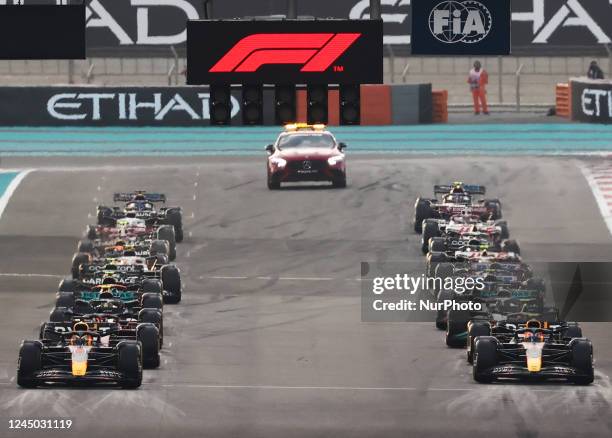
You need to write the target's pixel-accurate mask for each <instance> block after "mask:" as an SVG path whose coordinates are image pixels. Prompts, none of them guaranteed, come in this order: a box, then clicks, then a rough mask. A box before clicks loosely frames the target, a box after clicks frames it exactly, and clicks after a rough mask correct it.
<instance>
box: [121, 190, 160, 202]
mask: <svg viewBox="0 0 612 438" xmlns="http://www.w3.org/2000/svg"><path fill="white" fill-rule="evenodd" d="M137 200H142V201H148V202H161V203H166V195H164V194H163V193H147V192H144V191H135V192H131V193H115V194H114V195H113V202H130V201H137Z"/></svg>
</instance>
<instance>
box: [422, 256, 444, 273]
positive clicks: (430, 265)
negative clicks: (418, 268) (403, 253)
mask: <svg viewBox="0 0 612 438" xmlns="http://www.w3.org/2000/svg"><path fill="white" fill-rule="evenodd" d="M446 262H448V257H446V254H444V253H433V254H430V255H429V256H428V258H427V268H426V274H427V276H428V277H433V276H434V275H435V273H436V268H437V267H438V265H439V264H440V263H446Z"/></svg>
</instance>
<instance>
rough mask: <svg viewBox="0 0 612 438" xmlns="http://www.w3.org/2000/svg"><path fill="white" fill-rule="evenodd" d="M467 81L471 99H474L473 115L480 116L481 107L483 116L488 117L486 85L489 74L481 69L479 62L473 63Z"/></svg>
mask: <svg viewBox="0 0 612 438" xmlns="http://www.w3.org/2000/svg"><path fill="white" fill-rule="evenodd" d="M467 81H468V84H470V90H471V91H472V98H473V99H474V114H477V115H478V114H480V107H481V106H482V112H483V114H487V115H488V114H489V107H488V105H487V84H488V83H489V74H488V73H487V71H486V70H485V69H484V68H482V65H481V64H480V61H475V62H474V68H473V69H472V70H470V75H469V76H468V80H467Z"/></svg>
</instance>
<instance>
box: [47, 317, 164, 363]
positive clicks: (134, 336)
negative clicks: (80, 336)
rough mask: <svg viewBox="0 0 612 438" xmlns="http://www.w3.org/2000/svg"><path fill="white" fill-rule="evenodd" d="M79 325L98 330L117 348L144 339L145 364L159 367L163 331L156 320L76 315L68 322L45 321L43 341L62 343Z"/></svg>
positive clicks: (109, 344) (108, 345) (142, 343)
mask: <svg viewBox="0 0 612 438" xmlns="http://www.w3.org/2000/svg"><path fill="white" fill-rule="evenodd" d="M79 324H85V326H87V327H88V329H89V330H90V331H94V332H96V333H98V334H99V335H100V341H101V343H102V345H104V346H107V347H113V346H115V345H117V344H118V343H119V342H121V341H125V340H136V341H138V342H140V346H141V348H142V364H143V366H144V367H145V368H157V367H159V363H160V355H159V350H160V348H161V341H160V332H159V329H158V328H157V326H156V325H155V324H152V323H146V322H137V321H132V320H120V319H118V318H115V317H113V316H109V315H108V314H105V313H101V314H92V315H84V316H74V317H72V318H70V320H69V321H65V322H45V323H43V324H42V325H41V328H40V340H42V341H45V340H50V341H55V342H60V341H61V339H62V336H65V335H66V334H68V333H71V332H73V327H77V325H79Z"/></svg>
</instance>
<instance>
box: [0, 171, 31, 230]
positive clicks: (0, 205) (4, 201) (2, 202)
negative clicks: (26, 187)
mask: <svg viewBox="0 0 612 438" xmlns="http://www.w3.org/2000/svg"><path fill="white" fill-rule="evenodd" d="M34 170H35V169H27V170H23V171H21V172H20V173H19V174H17V176H16V177H15V178H13V180H12V181H11V183H10V184H9V185H8V187H7V188H6V190H5V191H4V194H3V195H2V197H0V219H1V218H2V215H3V214H4V210H5V209H6V206H7V205H8V203H9V201H10V200H11V197H12V196H13V193H15V190H17V187H19V184H21V181H23V180H24V179H25V177H26V176H28V174H30V173H32V172H34ZM2 173H6V171H2Z"/></svg>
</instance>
